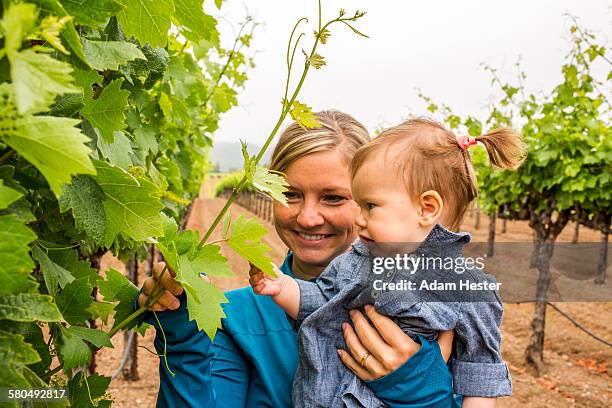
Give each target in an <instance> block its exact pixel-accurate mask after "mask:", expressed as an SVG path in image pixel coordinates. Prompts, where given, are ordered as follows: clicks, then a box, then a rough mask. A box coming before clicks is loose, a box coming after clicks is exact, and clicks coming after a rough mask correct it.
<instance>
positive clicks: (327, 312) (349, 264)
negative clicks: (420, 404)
mask: <svg viewBox="0 0 612 408" xmlns="http://www.w3.org/2000/svg"><path fill="white" fill-rule="evenodd" d="M470 240H471V236H470V235H469V234H468V233H453V232H451V231H448V230H447V229H445V228H444V227H442V226H440V225H436V226H435V227H434V228H433V229H432V231H431V232H430V234H429V235H428V237H427V238H426V239H425V241H424V242H423V243H422V244H421V245H420V246H419V247H418V248H417V250H416V251H415V252H414V253H413V255H414V254H419V255H421V256H428V257H444V258H447V257H450V258H453V259H458V258H460V257H461V248H462V247H463V245H464V244H466V243H468V242H470ZM373 259H374V257H373V255H372V254H371V253H370V252H369V250H368V248H367V246H366V245H365V244H364V243H363V242H361V241H357V242H356V243H355V244H353V247H352V250H351V251H350V252H348V253H346V254H343V255H341V256H339V257H337V258H336V259H334V260H333V261H332V262H331V263H330V265H329V266H328V267H327V269H326V270H325V271H324V272H323V273H322V274H321V275H320V276H319V277H318V278H317V279H316V280H315V281H314V282H307V281H299V280H298V281H297V283H298V285H299V287H300V291H301V293H300V311H299V314H298V319H297V322H296V324H297V325H298V326H299V332H298V347H299V354H300V361H299V365H298V370H297V372H296V376H295V379H294V382H293V404H294V406H295V407H345V406H346V407H382V406H384V404H383V403H382V402H381V401H380V400H379V399H378V398H377V397H376V395H375V394H374V392H373V391H372V389H371V388H370V387H369V386H368V385H366V383H364V382H362V381H361V380H359V379H358V378H357V377H356V376H355V375H354V374H353V373H352V372H351V371H350V370H348V369H347V368H346V367H345V366H344V365H343V364H342V362H341V361H340V359H339V358H338V355H337V351H336V350H337V349H338V348H346V345H345V343H344V339H343V335H342V330H341V325H342V323H343V322H350V317H349V314H348V311H349V310H350V309H353V308H359V307H362V306H364V305H366V304H373V305H374V307H375V308H376V310H377V311H378V312H380V313H382V314H385V315H387V316H390V317H392V318H394V320H395V321H396V322H397V323H398V324H399V325H400V327H402V329H403V330H404V332H406V333H407V334H408V335H410V336H411V337H413V338H415V339H417V341H423V340H434V339H435V338H436V336H437V333H438V332H439V331H444V330H454V331H455V340H454V346H453V356H452V357H451V361H450V366H451V370H452V382H453V388H454V392H455V393H457V394H462V395H464V396H476V397H498V396H504V395H510V394H511V393H512V382H511V380H510V374H509V371H508V367H507V366H506V364H505V363H504V362H503V360H502V358H501V353H500V343H501V333H500V329H499V326H500V324H501V319H502V313H503V304H502V302H501V300H500V298H499V294H498V293H497V292H496V291H489V290H487V291H485V292H484V296H481V297H479V298H478V301H466V299H445V300H444V301H440V299H439V298H437V297H436V295H435V294H434V293H433V292H432V291H429V290H421V291H409V290H403V291H398V290H394V291H385V290H375V289H374V286H373V281H374V280H375V279H380V278H381V275H376V274H374V273H372V268H373ZM440 273H441V271H440V270H434V269H423V270H419V271H418V273H413V274H411V273H410V272H409V271H407V270H405V269H396V270H394V271H393V272H392V273H388V274H385V276H383V278H384V279H385V281H386V282H400V281H402V280H404V281H405V280H413V281H414V280H415V279H418V280H419V281H420V280H425V279H430V280H434V279H437V278H440V277H441V276H440ZM446 273H447V274H453V275H455V274H454V273H453V272H452V271H450V272H446ZM461 276H462V279H468V280H470V281H471V282H474V283H478V282H488V283H494V282H495V279H494V278H493V277H492V276H490V275H487V274H485V273H484V272H482V271H481V270H478V269H476V268H470V269H467V270H466V271H465V272H464V273H462V275H461ZM468 300H470V299H468ZM472 300H473V299H472ZM483 300H484V301H483ZM424 375H427V373H426V372H425V373H424ZM440 387H442V388H443V387H444V384H440ZM434 388H435V387H434ZM314 390H316V392H313V391H314ZM431 391H432V393H434V392H436V391H437V390H435V389H432V390H431Z"/></svg>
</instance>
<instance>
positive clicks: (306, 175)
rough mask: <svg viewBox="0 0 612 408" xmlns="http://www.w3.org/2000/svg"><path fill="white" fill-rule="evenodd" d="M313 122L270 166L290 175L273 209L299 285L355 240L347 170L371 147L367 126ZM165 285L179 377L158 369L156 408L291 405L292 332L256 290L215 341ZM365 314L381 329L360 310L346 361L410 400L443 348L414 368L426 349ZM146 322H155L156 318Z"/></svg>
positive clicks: (233, 295)
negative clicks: (419, 371)
mask: <svg viewBox="0 0 612 408" xmlns="http://www.w3.org/2000/svg"><path fill="white" fill-rule="evenodd" d="M317 119H318V120H319V122H320V123H321V127H319V128H316V129H308V130H304V129H302V128H301V127H299V126H298V124H297V123H293V124H291V125H290V126H289V127H288V128H287V129H286V130H285V131H284V132H283V134H282V135H281V137H280V139H279V141H278V144H277V146H276V148H275V150H274V153H273V155H272V160H271V163H270V168H271V169H273V170H276V171H281V172H283V173H285V174H286V175H287V180H288V182H289V185H290V188H289V191H288V192H286V193H285V195H286V197H287V201H288V207H284V206H282V205H280V204H279V203H275V204H274V225H275V228H276V231H277V233H278V235H279V237H280V238H281V239H282V240H283V242H284V243H285V244H286V245H287V247H288V248H289V249H290V251H289V254H288V255H287V257H286V258H285V262H284V263H283V265H282V266H281V270H282V271H283V272H284V273H285V274H288V275H291V276H293V277H295V278H298V279H314V278H316V277H317V276H318V275H319V274H320V273H321V272H322V271H323V270H324V269H325V267H326V266H327V264H328V263H329V262H330V261H331V260H332V259H333V258H335V257H336V256H338V255H340V254H341V253H343V252H345V251H346V250H347V249H348V248H349V247H350V245H351V243H352V242H353V241H354V240H355V239H356V237H357V231H355V230H354V221H355V218H356V217H357V215H358V214H359V209H358V207H357V205H356V204H355V202H354V201H353V200H352V195H351V190H350V177H349V164H350V161H351V158H352V156H353V155H354V153H355V151H356V150H357V149H358V148H359V147H360V146H362V145H363V144H365V143H367V142H368V140H369V136H368V133H367V131H366V129H365V128H364V127H363V125H361V124H360V123H359V122H357V121H356V120H355V119H354V118H352V117H351V116H349V115H347V114H344V113H341V112H337V111H324V112H320V113H318V114H317ZM162 268H163V264H158V265H157V266H156V268H155V271H154V277H152V278H148V279H147V280H146V281H145V282H144V284H143V289H142V290H141V293H140V294H139V296H138V304H139V305H142V304H144V302H146V300H147V297H148V294H150V293H151V291H152V288H153V287H154V285H155V283H156V279H157V277H158V276H159V274H160V272H161V269H162ZM162 285H163V286H164V287H166V288H167V289H169V290H168V291H166V293H165V294H164V295H163V296H162V297H161V298H160V299H159V300H158V302H157V303H156V304H155V305H154V306H153V307H152V309H153V310H157V311H164V310H168V309H169V310H168V311H166V312H164V313H159V314H158V317H159V319H160V321H161V324H162V326H163V329H164V332H165V336H166V343H167V348H166V355H167V359H168V364H169V366H170V369H171V370H172V371H173V372H174V373H175V374H176V376H175V377H172V376H171V374H170V373H169V372H168V370H167V369H166V367H165V366H164V364H163V363H162V364H160V390H159V395H158V406H161V407H166V406H171V407H176V406H190V407H204V406H215V404H216V406H217V407H230V408H233V407H245V406H246V407H289V406H291V383H292V380H293V375H294V373H295V370H296V368H297V347H296V333H295V330H294V328H293V327H292V326H291V324H290V323H289V321H288V320H287V318H286V316H285V314H284V312H283V311H282V310H281V309H280V308H279V307H278V306H276V304H274V303H273V302H272V300H271V299H270V298H268V297H261V296H257V295H255V294H254V293H253V291H252V289H251V288H250V287H245V288H241V289H237V290H233V291H230V292H227V293H226V296H227V298H228V300H229V303H228V304H224V311H225V314H226V318H225V319H224V320H223V328H222V329H221V330H219V332H218V333H217V335H216V337H215V339H214V342H212V343H211V342H210V341H209V339H208V337H207V336H206V334H205V333H204V332H201V331H198V330H197V328H196V325H195V323H194V322H193V321H189V318H188V314H187V311H186V309H185V304H186V302H185V297H184V296H185V295H184V293H183V289H182V287H181V286H180V285H179V284H178V283H176V282H175V281H174V280H173V279H172V276H171V275H170V274H164V276H163V278H162ZM367 310H368V311H367V314H368V318H369V320H370V321H371V322H372V323H373V324H374V326H375V327H376V328H373V327H372V326H371V325H370V323H369V322H368V321H367V320H366V318H365V316H364V315H363V314H362V313H360V312H359V311H355V312H353V313H352V314H351V318H352V320H353V327H354V328H353V327H350V328H347V329H346V330H345V332H344V336H345V341H346V345H347V350H346V352H344V353H342V354H341V356H340V358H341V359H342V361H343V362H344V364H345V365H346V366H347V367H348V368H349V369H351V370H352V371H353V372H355V374H356V375H357V376H358V377H359V378H361V379H362V380H365V381H370V383H369V384H370V386H371V387H372V389H373V390H374V391H375V393H376V394H377V396H378V397H379V398H380V399H382V400H383V401H385V402H386V403H387V404H388V405H389V406H403V405H404V404H408V403H414V402H415V401H417V399H418V385H417V388H415V384H417V383H418V382H415V381H414V378H411V377H414V375H415V374H414V373H413V370H411V367H410V365H409V364H410V362H411V361H413V360H415V361H416V360H418V359H421V358H424V357H428V356H433V355H434V354H433V353H438V354H439V353H440V352H439V349H438V348H437V344H435V347H434V348H431V347H429V348H428V350H433V352H431V351H430V352H428V354H425V352H420V353H418V358H417V356H415V359H413V360H410V361H408V359H409V358H410V357H411V356H413V355H414V354H415V353H417V352H419V351H422V349H421V348H420V346H419V345H418V344H416V343H415V342H414V341H412V339H410V337H408V336H407V335H406V334H404V333H403V332H402V331H401V330H400V328H399V327H398V326H397V325H396V324H395V323H393V322H392V321H391V320H390V319H388V318H387V317H385V316H383V315H380V314H378V313H376V311H374V308H367ZM147 321H148V322H149V323H151V324H154V325H156V323H155V320H154V319H152V318H151V316H149V317H148V318H147ZM156 326H157V325H156ZM440 340H441V348H442V350H443V351H442V354H443V357H444V360H448V357H449V355H450V348H451V343H452V333H443V334H442V335H441V336H440ZM155 347H156V349H157V350H158V352H159V353H161V352H163V350H164V344H163V337H162V332H161V330H158V331H157V335H156V338H155ZM424 348H425V347H423V349H424ZM364 356H366V357H368V358H371V359H373V360H374V362H375V364H371V366H372V367H373V368H372V369H371V371H368V370H367V369H366V368H365V367H363V366H362V365H360V364H359V362H362V361H363V360H364ZM432 358H433V357H432ZM407 361H408V362H407ZM420 377H421V383H422V382H423V381H426V380H427V378H426V377H427V376H426V375H420ZM408 380H410V381H408ZM408 384H411V387H412V388H410V386H409V385H408ZM421 385H422V384H421ZM313 392H316V390H313ZM411 406H414V405H411Z"/></svg>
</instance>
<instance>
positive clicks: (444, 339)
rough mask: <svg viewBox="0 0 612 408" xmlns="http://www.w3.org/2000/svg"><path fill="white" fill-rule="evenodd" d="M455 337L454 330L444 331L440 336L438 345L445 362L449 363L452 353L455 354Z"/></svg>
mask: <svg viewBox="0 0 612 408" xmlns="http://www.w3.org/2000/svg"><path fill="white" fill-rule="evenodd" d="M453 337H455V332H454V331H452V330H447V331H443V332H441V333H440V335H439V336H438V345H439V346H440V352H441V353H442V358H444V361H446V362H448V359H449V358H450V355H451V353H452V352H453Z"/></svg>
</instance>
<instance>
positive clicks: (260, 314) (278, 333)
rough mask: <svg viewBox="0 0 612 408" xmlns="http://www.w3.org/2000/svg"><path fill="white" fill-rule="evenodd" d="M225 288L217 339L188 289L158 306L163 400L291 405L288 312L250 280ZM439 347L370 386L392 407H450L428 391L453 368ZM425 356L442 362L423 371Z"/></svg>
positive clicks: (293, 346)
mask: <svg viewBox="0 0 612 408" xmlns="http://www.w3.org/2000/svg"><path fill="white" fill-rule="evenodd" d="M292 257H293V255H292V254H291V253H289V254H288V255H287V257H286V258H285V262H284V263H283V265H282V266H281V268H280V269H281V271H283V273H285V274H287V275H290V276H293V271H292V270H291V261H292ZM225 295H226V296H227V298H228V300H229V303H227V304H224V305H223V306H224V310H225V315H226V318H225V319H224V320H223V328H222V329H221V330H219V331H218V332H217V335H216V337H215V339H214V341H213V342H211V341H210V339H209V338H208V336H207V335H206V333H204V332H203V331H199V330H198V329H197V327H196V324H195V322H194V321H190V320H189V316H188V312H187V309H186V307H185V305H186V303H187V302H186V298H185V294H184V293H183V295H181V296H180V297H179V300H180V301H181V307H180V308H179V309H177V310H173V311H166V312H160V313H157V316H158V318H159V321H160V323H161V324H162V326H163V329H164V333H165V335H166V355H167V359H168V365H169V366H170V369H171V370H172V371H173V372H174V374H175V376H174V377H173V376H172V375H171V374H170V373H169V372H168V370H167V368H166V366H165V363H164V361H163V359H162V358H160V366H159V376H160V385H159V393H158V396H157V406H158V407H206V408H208V407H220V408H234V407H236V408H238V407H248V408H264V407H273V408H283V407H291V384H292V382H293V376H294V374H295V371H296V369H297V364H298V352H297V338H296V332H295V330H294V329H293V327H292V325H291V324H290V323H289V321H288V320H287V316H286V315H285V312H284V311H283V310H282V309H281V308H280V307H278V306H277V305H276V304H275V303H274V302H273V301H272V299H271V298H270V297H268V296H258V295H255V293H253V290H252V289H251V288H250V287H245V288H241V289H236V290H232V291H229V292H226V294H225ZM134 307H138V303H137V301H135V302H134ZM144 316H145V318H144V319H145V321H146V322H147V323H149V324H152V325H153V326H155V327H156V331H157V332H156V336H155V342H154V344H155V348H156V350H157V352H158V353H159V354H161V353H162V352H163V350H164V341H163V336H162V333H161V331H160V330H159V328H158V324H157V322H156V320H155V319H154V317H153V315H152V313H151V312H147V313H145V314H144ZM436 353H437V354H436ZM439 353H440V350H439V348H438V347H437V343H436V342H432V343H431V344H430V345H427V346H426V347H421V350H419V352H418V353H417V354H416V355H414V356H413V357H412V358H411V359H410V360H408V361H407V362H406V363H404V365H403V366H401V367H400V368H399V369H397V370H396V371H394V372H392V373H390V374H389V375H387V376H385V377H383V378H380V379H378V380H375V381H372V382H370V383H369V385H370V386H371V387H372V389H373V390H374V392H375V393H376V395H377V396H378V397H379V398H380V399H381V400H382V401H384V402H385V403H386V404H387V405H388V406H390V407H398V408H400V407H401V408H408V407H410V408H421V407H422V408H424V407H440V408H442V407H444V408H447V407H449V405H448V402H447V403H446V404H444V405H438V404H437V403H436V401H438V400H439V399H436V398H435V396H432V395H431V393H428V392H427V384H428V383H432V382H436V381H439V378H436V377H437V376H438V375H450V374H449V373H448V368H447V367H446V366H445V365H444V363H443V361H442V359H441V358H438V355H439ZM426 361H430V362H433V364H437V365H441V366H440V367H438V368H439V370H431V371H432V372H431V373H427V372H423V370H422V368H423V367H424V366H427V363H426ZM438 362H440V363H438ZM424 363H425V364H424ZM417 367H419V368H421V369H417ZM433 371H436V373H435V374H434V373H433ZM439 373H442V374H439ZM429 374H432V375H429ZM313 392H316V390H313Z"/></svg>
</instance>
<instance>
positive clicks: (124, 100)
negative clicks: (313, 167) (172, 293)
mask: <svg viewBox="0 0 612 408" xmlns="http://www.w3.org/2000/svg"><path fill="white" fill-rule="evenodd" d="M202 3H203V2H202V0H95V1H94V0H15V1H9V2H3V6H2V8H1V10H2V15H1V16H0V19H1V21H0V25H1V30H0V32H1V33H2V35H3V41H2V42H1V43H0V46H1V47H2V48H1V49H0V74H1V76H0V78H2V79H1V80H0V258H1V259H2V261H3V262H2V264H1V265H0V279H2V282H3V285H2V286H1V287H0V320H1V321H2V330H1V331H0V385H2V386H11V387H16V386H18V387H21V388H27V387H44V386H47V385H49V383H50V382H53V381H55V379H54V378H52V375H50V374H51V371H53V370H51V363H52V360H53V358H52V357H53V356H57V358H59V360H60V363H61V371H62V373H61V375H63V376H65V377H66V379H67V381H68V388H69V389H70V399H71V401H70V404H71V406H79V407H80V406H84V407H89V406H91V407H93V406H97V407H108V406H110V403H111V399H110V398H109V396H108V394H107V393H106V389H107V387H108V384H109V383H110V378H107V377H101V376H99V375H97V374H92V375H86V374H85V373H86V372H87V370H82V368H83V366H84V365H86V364H87V363H88V362H90V361H91V356H92V350H95V349H97V348H100V347H111V346H112V345H111V343H110V336H111V335H112V334H114V333H116V332H117V331H118V330H119V329H121V328H131V327H136V328H140V330H142V329H143V327H145V325H142V324H139V322H138V321H137V320H135V317H136V316H137V315H138V313H140V312H141V311H142V310H143V309H140V311H139V312H136V313H135V312H134V310H133V303H134V299H135V296H136V293H137V291H138V288H137V287H136V286H134V285H133V284H132V283H131V282H129V281H128V280H127V278H126V277H125V276H123V275H122V274H121V273H119V272H117V271H114V270H110V271H107V272H106V275H105V276H104V277H102V276H100V275H98V271H97V270H95V269H92V265H96V264H98V261H99V258H100V257H101V255H102V254H104V253H105V252H106V251H113V252H114V253H115V254H118V255H120V256H122V257H124V258H131V257H132V256H133V255H134V253H135V252H138V251H140V252H144V250H143V248H144V247H145V246H146V245H149V244H156V245H158V246H159V248H160V249H161V250H162V252H163V254H164V256H165V257H166V260H167V262H168V264H169V265H171V266H172V268H173V269H174V270H175V272H176V273H177V280H179V282H181V283H182V284H183V286H184V287H185V288H186V291H187V307H188V309H189V316H190V318H191V319H193V320H195V322H196V324H197V326H198V328H200V329H202V330H205V331H206V333H207V334H208V335H209V336H210V337H211V338H212V337H214V335H215V333H216V330H217V329H218V328H219V327H220V325H221V318H222V317H223V309H222V307H221V304H222V303H223V302H226V301H227V299H226V298H225V296H224V295H223V293H222V292H221V291H220V290H218V289H217V288H215V287H214V286H213V285H211V284H209V283H208V282H206V281H205V280H203V279H201V277H200V273H201V272H205V273H207V274H209V275H211V276H229V275H230V273H231V271H230V268H229V265H228V263H227V260H226V259H225V257H224V256H222V255H221V252H220V247H219V246H218V245H214V244H211V243H208V244H207V243H206V241H207V240H208V238H210V234H211V233H212V231H213V230H214V229H215V227H216V226H217V225H218V223H219V222H220V221H221V220H222V219H223V218H224V215H225V214H224V212H225V210H224V211H223V212H222V213H220V214H219V217H218V220H217V221H215V222H214V223H213V225H211V227H210V228H209V230H208V231H207V233H206V234H205V237H204V238H203V239H200V237H199V235H198V233H197V232H193V231H182V232H179V231H178V227H177V226H178V225H179V223H182V221H183V219H182V218H183V217H184V215H185V213H186V212H187V206H188V204H189V203H190V202H191V201H192V200H193V199H194V198H195V197H197V195H198V193H199V190H200V187H201V184H202V178H203V176H204V175H205V174H206V171H207V170H208V168H209V164H208V158H207V155H208V150H209V148H210V146H211V143H212V136H213V134H214V132H215V131H216V130H217V128H218V123H219V118H220V115H221V114H222V113H224V112H226V111H228V110H229V109H231V108H232V107H234V106H236V105H237V92H238V90H239V89H240V88H241V87H242V86H243V84H244V83H245V81H246V78H247V76H246V70H247V68H248V67H253V66H254V64H253V60H252V58H251V57H250V56H249V55H248V54H246V53H245V51H244V50H245V49H248V47H249V46H250V43H251V39H252V38H253V30H254V28H255V27H256V25H257V24H256V23H254V22H253V21H252V19H251V18H247V19H246V20H245V21H244V23H242V24H241V27H240V30H239V32H238V34H237V35H236V38H235V40H234V43H233V45H232V47H231V49H225V48H224V47H222V46H221V42H220V39H219V33H218V32H217V28H216V21H215V19H214V18H213V17H212V16H210V15H208V14H206V13H205V12H204V10H203V4H202ZM221 3H222V1H221V0H216V1H215V5H216V6H217V7H221ZM357 18H358V16H357V15H356V16H353V17H343V16H340V17H337V18H336V19H333V20H332V21H330V22H328V23H327V24H325V25H322V24H321V25H320V26H319V30H320V31H321V34H320V35H317V36H316V38H317V39H318V40H320V41H321V42H325V41H326V40H327V39H328V37H329V33H330V32H329V30H328V27H329V25H330V24H331V23H335V22H343V23H344V24H346V25H349V27H351V26H350V22H352V21H355V20H356V19H357ZM171 25H173V28H172V29H171ZM351 29H354V27H351ZM317 42H318V41H315V46H314V47H313V49H312V51H311V52H310V53H309V54H308V56H307V59H306V61H305V64H304V70H303V74H302V77H301V79H300V81H299V82H298V85H297V86H296V88H295V91H294V92H292V94H291V95H289V92H288V89H289V76H290V75H288V78H287V92H286V93H285V95H284V102H283V112H282V114H281V116H280V118H279V121H278V126H276V129H275V130H274V131H273V132H272V133H271V134H270V136H269V137H268V140H267V142H266V148H267V147H268V146H269V145H270V142H271V141H272V139H273V137H274V135H275V133H276V131H278V128H279V126H280V124H281V123H282V121H283V119H284V118H285V116H287V115H288V114H289V111H290V110H291V109H292V110H293V112H292V113H291V115H293V116H295V117H296V120H298V119H299V121H300V123H301V124H302V126H315V125H316V120H313V116H312V112H311V111H310V108H309V107H308V106H306V105H305V104H300V103H299V102H296V97H297V95H298V92H299V90H300V88H301V86H302V84H303V83H304V79H305V76H306V73H307V72H308V69H309V67H310V66H313V67H315V68H321V67H322V66H323V65H324V60H323V59H322V57H320V56H319V54H317V53H316V44H317ZM290 45H291V44H290ZM296 45H297V44H296ZM292 48H295V47H292ZM291 66H292V62H291V63H289V61H288V68H289V70H291ZM290 107H292V108H291V109H290ZM264 150H265V149H264ZM263 153H264V151H263V150H262V151H261V152H260V153H259V154H258V155H257V156H253V157H248V155H247V156H246V157H245V171H244V173H243V175H242V180H241V181H239V182H238V184H237V189H239V190H243V189H253V190H257V191H261V192H264V193H266V194H268V195H270V196H271V197H273V198H275V199H278V200H280V201H283V200H284V196H283V194H282V193H283V191H284V188H285V186H286V182H285V181H284V179H283V178H282V175H281V174H278V173H274V172H270V171H268V170H266V169H264V168H263V167H261V166H259V165H258V163H259V161H260V159H261V157H262V155H263ZM228 207H229V205H228ZM265 232H266V231H265V228H263V227H262V226H261V225H259V224H257V222H256V221H255V220H247V219H244V218H242V217H239V218H238V219H237V220H235V221H234V222H233V223H232V222H231V219H230V218H225V222H224V239H223V240H225V241H227V242H228V244H229V246H230V248H233V249H234V250H235V251H236V252H238V253H239V254H240V255H242V256H243V257H244V258H246V259H248V260H249V261H250V262H252V263H254V264H255V265H257V266H259V267H260V268H262V269H264V270H266V271H267V272H268V273H271V271H272V269H271V264H270V259H269V258H268V257H267V255H266V252H267V251H268V248H267V247H266V246H265V245H263V244H262V243H261V242H260V241H261V238H262V236H263V235H264V234H265ZM96 288H97V289H98V292H99V293H100V294H101V295H102V296H103V297H104V301H98V300H94V298H93V297H92V295H91V294H92V293H93V292H94V289H96ZM110 317H112V318H113V321H114V325H113V328H112V329H111V330H110V332H108V333H105V332H104V331H102V330H100V329H92V328H91V325H90V320H91V319H97V318H100V319H102V320H103V321H107V319H109V318H110ZM43 330H44V333H45V337H43ZM46 336H48V338H47V337H46ZM55 371H57V370H55Z"/></svg>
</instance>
